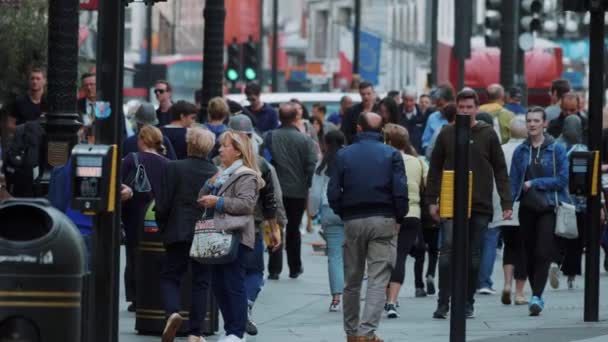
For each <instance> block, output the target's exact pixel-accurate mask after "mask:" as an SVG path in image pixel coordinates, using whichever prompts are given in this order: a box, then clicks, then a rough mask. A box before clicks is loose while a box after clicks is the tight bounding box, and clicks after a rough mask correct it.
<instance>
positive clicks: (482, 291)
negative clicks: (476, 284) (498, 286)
mask: <svg viewBox="0 0 608 342" xmlns="http://www.w3.org/2000/svg"><path fill="white" fill-rule="evenodd" d="M477 292H479V294H483V295H495V294H496V290H494V289H493V288H490V287H482V288H481V289H479V290H478V291H477Z"/></svg>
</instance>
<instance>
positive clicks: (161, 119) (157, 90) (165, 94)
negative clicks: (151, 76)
mask: <svg viewBox="0 0 608 342" xmlns="http://www.w3.org/2000/svg"><path fill="white" fill-rule="evenodd" d="M154 95H155V96H156V101H158V108H157V109H156V118H157V120H158V123H157V124H156V125H157V126H158V127H163V126H165V125H168V124H170V123H171V113H170V112H169V109H171V106H173V99H172V97H173V87H172V86H171V83H169V81H166V80H158V81H156V84H154Z"/></svg>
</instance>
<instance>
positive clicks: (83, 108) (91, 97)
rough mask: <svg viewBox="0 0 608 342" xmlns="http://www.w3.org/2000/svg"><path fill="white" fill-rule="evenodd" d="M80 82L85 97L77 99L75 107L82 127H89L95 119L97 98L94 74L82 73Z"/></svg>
mask: <svg viewBox="0 0 608 342" xmlns="http://www.w3.org/2000/svg"><path fill="white" fill-rule="evenodd" d="M80 83H81V86H82V89H83V90H84V93H85V97H83V98H81V99H80V100H78V102H77V105H76V107H77V108H78V114H80V119H81V121H82V123H83V125H84V127H91V126H92V125H93V122H94V121H95V101H96V100H97V83H96V77H95V74H92V73H88V72H87V73H84V74H83V75H82V76H81V77H80Z"/></svg>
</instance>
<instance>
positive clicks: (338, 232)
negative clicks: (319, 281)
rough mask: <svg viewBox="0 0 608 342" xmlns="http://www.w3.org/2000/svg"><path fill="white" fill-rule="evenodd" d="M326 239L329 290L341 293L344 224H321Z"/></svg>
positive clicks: (342, 287) (342, 286) (342, 288)
mask: <svg viewBox="0 0 608 342" xmlns="http://www.w3.org/2000/svg"><path fill="white" fill-rule="evenodd" d="M323 232H324V234H325V238H326V239H327V271H328V273H329V290H330V291H331V294H332V295H335V294H342V291H343V290H344V262H343V260H342V245H343V244H344V226H342V225H329V226H323Z"/></svg>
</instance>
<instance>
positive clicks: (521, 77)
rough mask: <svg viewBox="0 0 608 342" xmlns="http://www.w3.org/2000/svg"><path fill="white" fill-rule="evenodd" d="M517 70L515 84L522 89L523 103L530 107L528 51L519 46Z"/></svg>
mask: <svg viewBox="0 0 608 342" xmlns="http://www.w3.org/2000/svg"><path fill="white" fill-rule="evenodd" d="M516 64H517V72H516V73H515V85H517V86H518V87H519V89H521V104H522V106H524V107H528V83H527V82H526V52H525V51H524V50H522V49H520V48H519V47H518V48H517V63H516Z"/></svg>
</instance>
